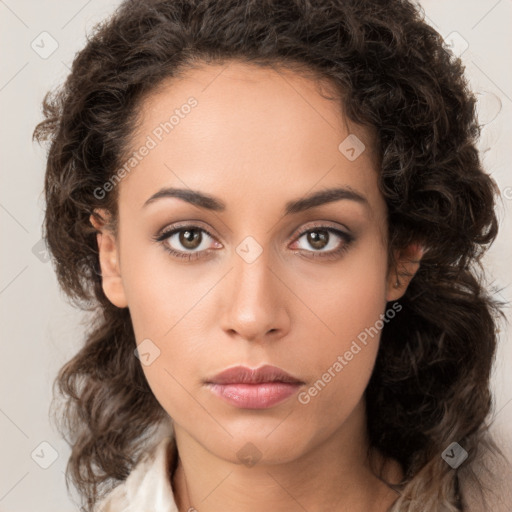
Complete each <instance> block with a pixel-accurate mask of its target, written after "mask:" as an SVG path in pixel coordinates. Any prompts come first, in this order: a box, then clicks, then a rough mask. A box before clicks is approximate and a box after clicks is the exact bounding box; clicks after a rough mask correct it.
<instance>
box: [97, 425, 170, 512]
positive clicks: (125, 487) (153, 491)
mask: <svg viewBox="0 0 512 512" xmlns="http://www.w3.org/2000/svg"><path fill="white" fill-rule="evenodd" d="M173 446H174V439H173V436H172V435H169V436H165V437H163V438H162V439H161V440H160V441H158V442H157V443H156V444H155V445H154V446H153V447H152V448H151V449H150V450H149V451H148V452H147V453H146V454H144V456H143V457H142V458H141V460H140V461H139V462H138V463H137V465H136V466H135V467H134V468H133V469H132V471H131V472H130V474H129V475H128V478H127V479H126V480H125V481H124V482H122V483H121V484H119V485H118V486H117V487H115V488H114V489H113V490H112V491H111V492H110V493H109V494H108V495H107V496H106V497H105V498H103V499H102V500H101V501H100V502H99V503H98V504H97V505H96V507H95V509H94V510H95V512H129V511H133V512H136V511H137V512H138V511H140V510H151V511H152V512H178V508H177V506H176V502H175V500H174V494H173V490H172V487H171V483H170V479H169V468H170V467H171V464H172V462H173V461H172V460H171V459H172V457H173V456H174V451H173Z"/></svg>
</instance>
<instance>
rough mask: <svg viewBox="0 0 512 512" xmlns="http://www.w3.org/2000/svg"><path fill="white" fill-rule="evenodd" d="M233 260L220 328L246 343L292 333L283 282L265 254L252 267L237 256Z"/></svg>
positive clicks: (251, 264)
mask: <svg viewBox="0 0 512 512" xmlns="http://www.w3.org/2000/svg"><path fill="white" fill-rule="evenodd" d="M233 258H234V269H233V271H232V272H230V279H229V284H227V287H228V288H227V289H226V293H225V298H224V301H225V304H224V310H223V314H222V318H221V327H222V328H223V330H224V331H225V332H227V333H228V334H229V335H230V336H231V337H235V336H238V337H239V338H242V339H245V340H247V341H260V342H262V341H265V340H268V339H273V340H275V339H278V338H280V337H283V336H284V335H285V334H286V333H287V332H288V331H289V329H290V315H289V311H288V310H287V302H286V286H284V284H283V282H282V279H283V278H282V277H281V278H279V277H278V271H277V270H276V269H275V268H271V266H270V265H269V261H268V258H267V254H266V252H265V251H264V252H263V253H262V254H261V255H260V256H259V257H258V258H257V259H256V261H253V262H252V263H247V262H246V261H244V260H243V259H242V258H241V257H239V256H238V255H237V254H235V255H234V257H233Z"/></svg>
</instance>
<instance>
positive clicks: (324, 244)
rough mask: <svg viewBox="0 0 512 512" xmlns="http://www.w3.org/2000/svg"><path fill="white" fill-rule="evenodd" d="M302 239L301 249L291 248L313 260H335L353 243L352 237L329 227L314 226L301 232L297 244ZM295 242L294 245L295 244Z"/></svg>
mask: <svg viewBox="0 0 512 512" xmlns="http://www.w3.org/2000/svg"><path fill="white" fill-rule="evenodd" d="M301 239H303V244H302V247H301V246H299V247H298V248H297V247H293V248H294V249H299V251H303V254H304V253H306V254H307V253H310V254H307V257H313V258H318V257H321V258H335V257H337V256H339V255H340V254H341V253H343V252H344V251H346V250H347V249H348V247H349V246H350V244H351V243H352V242H353V240H354V237H353V236H352V235H350V234H349V233H345V232H344V231H341V230H339V229H335V228H332V227H330V226H314V227H313V228H309V229H307V230H305V231H302V232H301V233H300V234H299V235H298V238H297V242H300V241H301ZM297 242H295V244H296V243H297Z"/></svg>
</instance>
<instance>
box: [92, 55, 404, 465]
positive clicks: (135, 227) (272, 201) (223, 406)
mask: <svg viewBox="0 0 512 512" xmlns="http://www.w3.org/2000/svg"><path fill="white" fill-rule="evenodd" d="M337 105H338V104H337V103H336V102H334V101H330V100H328V99H325V98H323V97H322V96H321V95H320V94H319V92H318V88H317V87H316V85H315V82H314V81H311V80H309V79H306V78H301V77H300V76H299V75H297V74H294V73H292V72H291V71H285V70H279V71H276V70H273V69H262V68H257V67H253V66H249V65H244V64H241V63H235V62H232V63H231V64H230V65H229V66H227V67H221V66H213V65H209V66H205V67H204V68H201V69H195V70H193V71H189V72H188V73H187V74H186V76H185V77H184V78H181V79H180V80H179V81H173V82H168V83H167V84H166V85H165V86H164V87H162V88H160V89H159V91H158V92H156V93H154V94H152V95H151V96H149V97H148V98H147V99H146V100H145V102H144V104H143V118H142V122H141V124H140V126H139V128H138V129H137V133H136V134H135V135H134V136H133V138H132V141H131V147H132V149H133V152H134V153H133V159H132V160H129V161H127V162H126V164H127V165H126V166H125V170H124V172H122V171H121V172H120V173H119V177H122V179H121V181H120V183H119V184H117V185H112V183H111V184H110V185H107V186H106V187H107V188H108V187H109V186H117V187H119V231H118V238H117V239H116V240H113V239H112V238H111V237H110V235H109V233H108V232H106V231H104V232H103V236H102V235H99V238H98V240H99V242H100V251H101V263H102V272H103V276H104V279H103V286H104V290H105V293H106V294H107V296H108V297H109V299H110V300H111V301H112V302H113V303H114V304H116V305H117V306H119V307H125V306H127V307H128V308H129V310H130V314H131V318H132V322H133V327H134V332H135V336H136V341H137V344H142V345H140V353H141V355H140V359H141V364H142V367H143V370H144V372H145V375H146V377H147V380H148V383H149V385H150V387H151V389H152V391H153V393H154V395H155V396H156V398H157V400H158V401H159V402H160V404H161V405H162V407H163V408H164V409H165V410H166V411H167V413H168V414H169V415H170V416H171V418H172V419H173V420H174V425H175V428H176V429H177V430H179V431H180V432H186V434H187V435H188V436H190V437H191V438H193V439H194V440H195V441H196V442H198V443H199V444H201V445H202V446H203V447H204V448H206V449H207V450H208V451H210V452H211V453H214V454H216V455H218V456H219V457H222V458H224V459H226V460H232V461H234V462H237V460H240V453H239V451H240V450H241V449H243V448H244V447H247V446H251V447H252V446H254V447H256V449H257V450H258V454H259V455H258V456H260V455H261V454H263V455H262V456H263V457H264V458H265V459H266V460H268V461H272V460H273V461H277V460H279V461H285V460H292V459H294V458H297V457H298V456H300V455H301V454H303V453H306V452H307V451H308V450H310V449H312V448H314V447H315V446H319V445H320V444H321V443H323V442H324V441H325V440H326V439H328V438H329V437H330V436H332V435H334V434H335V433H336V432H340V429H341V430H343V428H344V427H345V426H346V425H349V424H350V421H349V420H350V418H351V416H352V417H353V415H354V414H356V412H357V414H360V412H361V410H364V407H363V405H362V404H363V402H362V397H363V392H364V390H365V388H366V385H367V383H368V380H369V378H370V375H371V373H372V369H373V366H374V361H375V357H376V354H377V349H378V344H379V334H380V328H381V327H382V325H383V318H386V321H388V317H389V316H395V314H396V315H399V314H400V313H399V312H397V311H394V312H393V315H388V316H386V317H385V316H384V315H385V314H386V303H387V301H388V300H394V299H396V298H399V296H401V295H402V294H403V292H404V287H405V286H406V283H403V282H402V283H401V284H400V286H399V287H396V286H395V282H396V275H395V274H394V273H392V272H389V274H388V260H387V245H386V244H387V239H386V232H387V225H386V205H385V202H384V200H383V198H382V196H381V194H380V193H379V190H378V187H377V176H378V167H377V166H378V161H377V157H376V155H375V154H374V153H373V152H372V150H371V148H372V146H373V143H372V138H371V137H370V134H369V132H367V131H366V130H365V129H363V128H362V127H360V126H357V125H354V124H353V123H350V122H349V121H348V120H347V119H346V118H345V117H344V116H343V114H342V112H340V109H339V107H338V106H337ZM171 116H174V117H171ZM144 148H146V149H144ZM123 176H124V177H123ZM170 189H180V190H182V191H183V192H181V198H179V197H173V196H172V194H171V193H170V192H169V191H170ZM328 190H336V191H337V192H336V191H335V192H332V194H331V195H328V194H327V195H322V196H319V197H317V194H319V193H325V192H326V191H328ZM166 191H167V192H166ZM98 193H101V191H99V192H98ZM187 196H188V197H189V199H190V200H186V197H187ZM203 196H204V198H203V199H200V198H201V197H203ZM315 197H317V199H314V198H315ZM312 198H313V199H312ZM178 228H180V229H181V231H178ZM173 230H176V232H175V233H174V234H170V232H171V231H173ZM157 240H158V241H157ZM170 251H173V252H172V253H171V252H170ZM389 321H393V320H389ZM363 340H364V342H363ZM134 348H135V347H134ZM134 357H135V356H134ZM267 364H268V365H274V366H277V367H279V368H281V369H282V370H284V371H286V372H288V373H289V374H290V375H292V376H294V377H295V378H297V379H298V380H300V381H301V382H302V383H303V384H302V385H298V386H296V387H294V388H293V389H292V394H291V395H290V396H288V398H285V399H282V400H281V401H279V402H277V403H275V402H274V403H272V402H269V404H267V405H268V406H266V407H265V404H263V405H261V403H260V406H261V408H256V407H251V406H248V405H247V402H245V405H243V403H244V402H240V401H239V402H238V405H237V396H234V397H232V400H231V401H227V400H225V399H223V398H221V397H220V396H218V395H217V394H216V393H214V392H213V391H212V387H211V386H210V385H208V384H206V383H205V381H207V380H208V379H211V378H212V377H213V376H215V375H216V374H218V373H219V372H221V371H223V370H225V369H227V368H231V367H234V366H238V365H242V366H246V367H249V368H258V367H260V366H262V365H267ZM319 381H321V382H320V383H319ZM287 389H289V388H287ZM315 390H316V391H315ZM235 395H236V393H235ZM238 398H239V397H238ZM347 428H348V427H347ZM248 443H252V444H251V445H249V444H248ZM251 449H253V450H255V448H251ZM237 453H238V455H237Z"/></svg>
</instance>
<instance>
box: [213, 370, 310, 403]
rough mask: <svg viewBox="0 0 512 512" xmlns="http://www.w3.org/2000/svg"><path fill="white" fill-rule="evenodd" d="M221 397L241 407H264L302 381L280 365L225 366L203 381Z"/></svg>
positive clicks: (292, 392)
mask: <svg viewBox="0 0 512 512" xmlns="http://www.w3.org/2000/svg"><path fill="white" fill-rule="evenodd" d="M205 384H206V385H207V387H208V388H209V389H210V390H211V391H212V392H213V393H214V394H215V395H216V396H218V397H220V398H221V399H223V400H224V401H226V402H228V403H230V404H231V405H234V406H235V407H238V408H241V409H266V408H269V407H272V406H274V405H277V404H278V403H280V402H282V401H284V400H286V399H287V398H289V397H290V396H292V395H293V394H295V393H296V392H297V391H298V389H299V388H300V387H301V386H302V385H304V384H305V383H304V382H303V381H301V380H299V379H297V378H296V377H294V376H292V375H290V374H289V373H287V372H285V371H284V370H282V369H281V368H278V367H276V366H271V365H264V366H261V367H260V368H257V369H250V368H247V367H245V366H236V367H233V368H228V369H227V370H224V371H223V372H221V373H219V374H217V375H216V376H214V377H212V378H211V379H207V380H206V381H205Z"/></svg>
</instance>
